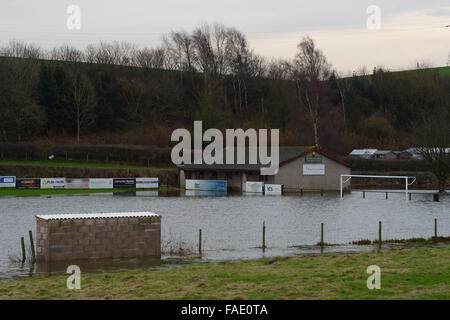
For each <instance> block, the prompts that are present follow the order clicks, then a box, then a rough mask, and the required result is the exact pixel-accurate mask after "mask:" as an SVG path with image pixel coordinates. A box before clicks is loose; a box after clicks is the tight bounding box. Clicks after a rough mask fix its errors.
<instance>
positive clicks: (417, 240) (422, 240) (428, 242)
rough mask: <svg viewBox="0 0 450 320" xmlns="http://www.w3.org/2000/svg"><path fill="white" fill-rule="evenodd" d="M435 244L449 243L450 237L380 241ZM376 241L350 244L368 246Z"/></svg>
mask: <svg viewBox="0 0 450 320" xmlns="http://www.w3.org/2000/svg"><path fill="white" fill-rule="evenodd" d="M436 242H442V243H447V242H450V237H431V238H428V239H425V238H410V239H386V240H382V241H381V243H420V244H430V243H436ZM378 243H379V241H378V240H369V239H362V240H358V241H352V242H350V244H353V245H360V246H364V245H370V244H378Z"/></svg>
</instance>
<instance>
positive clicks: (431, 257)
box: [0, 248, 450, 299]
mask: <svg viewBox="0 0 450 320" xmlns="http://www.w3.org/2000/svg"><path fill="white" fill-rule="evenodd" d="M370 265H378V266H379V267H380V268H381V289H380V290H368V289H367V286H366V281H367V278H368V277H369V275H368V274H367V273H366V270H367V267H368V266H370ZM66 281H67V275H64V276H52V277H35V278H27V279H22V280H17V281H12V282H5V283H0V299H449V298H450V286H449V285H448V284H449V283H450V248H433V249H425V248H416V249H408V250H399V249H395V250H387V251H382V252H381V253H376V252H372V253H354V254H325V255H316V256H307V257H289V258H266V259H262V260H255V261H243V262H234V263H229V262H223V263H217V264H211V263H197V264H192V265H184V266H182V267H180V268H177V269H168V270H156V271H129V272H121V273H113V274H82V278H81V290H77V291H71V290H68V289H67V288H66Z"/></svg>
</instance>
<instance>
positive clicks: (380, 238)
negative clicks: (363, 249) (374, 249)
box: [378, 221, 382, 251]
mask: <svg viewBox="0 0 450 320" xmlns="http://www.w3.org/2000/svg"><path fill="white" fill-rule="evenodd" d="M381 242H382V237H381V221H379V222H378V251H379V250H381Z"/></svg>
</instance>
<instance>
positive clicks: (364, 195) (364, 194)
mask: <svg viewBox="0 0 450 320" xmlns="http://www.w3.org/2000/svg"><path fill="white" fill-rule="evenodd" d="M365 198H366V192H365V191H363V199H365Z"/></svg>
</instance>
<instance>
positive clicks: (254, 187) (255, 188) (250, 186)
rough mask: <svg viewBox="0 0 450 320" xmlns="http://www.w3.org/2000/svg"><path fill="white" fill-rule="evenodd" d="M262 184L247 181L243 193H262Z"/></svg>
mask: <svg viewBox="0 0 450 320" xmlns="http://www.w3.org/2000/svg"><path fill="white" fill-rule="evenodd" d="M263 190H264V182H257V181H247V182H246V183H245V192H249V193H263Z"/></svg>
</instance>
